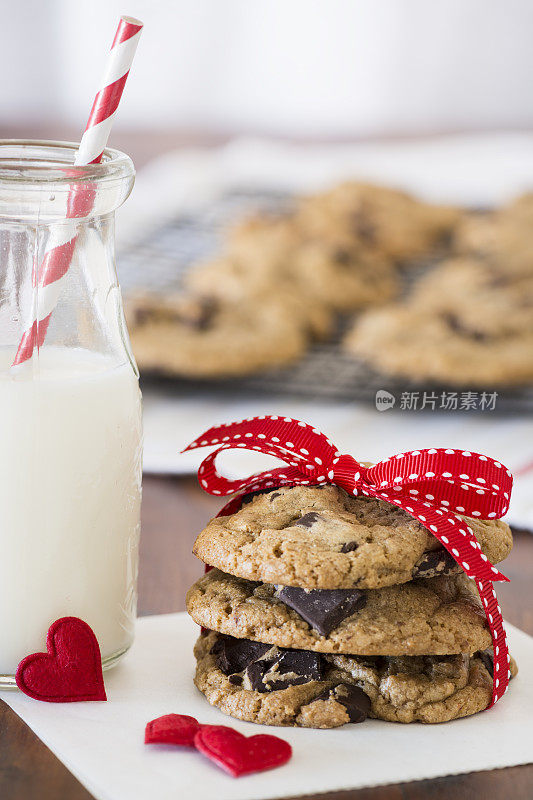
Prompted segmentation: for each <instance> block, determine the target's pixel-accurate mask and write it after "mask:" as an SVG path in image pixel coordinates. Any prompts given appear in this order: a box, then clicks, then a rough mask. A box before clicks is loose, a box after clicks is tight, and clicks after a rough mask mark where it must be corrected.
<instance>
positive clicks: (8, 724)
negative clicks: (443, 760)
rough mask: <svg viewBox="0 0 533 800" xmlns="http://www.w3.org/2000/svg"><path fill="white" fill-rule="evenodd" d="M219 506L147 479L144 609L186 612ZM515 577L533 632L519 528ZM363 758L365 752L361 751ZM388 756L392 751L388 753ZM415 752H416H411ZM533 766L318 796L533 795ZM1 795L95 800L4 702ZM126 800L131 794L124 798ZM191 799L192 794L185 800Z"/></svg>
mask: <svg viewBox="0 0 533 800" xmlns="http://www.w3.org/2000/svg"><path fill="white" fill-rule="evenodd" d="M218 508H220V500H217V499H215V498H212V497H209V496H208V495H206V494H204V493H203V492H201V491H200V489H199V488H198V486H197V484H196V481H195V479H193V478H181V479H178V478H153V477H146V478H145V479H144V501H143V532H142V539H141V568H140V573H139V613H140V614H142V615H145V614H160V613H165V612H169V611H181V610H183V608H184V607H185V603H184V600H185V591H186V589H187V587H188V586H189V585H190V584H191V583H193V581H194V580H195V579H196V578H197V577H198V575H199V574H200V573H201V572H202V567H201V565H200V563H199V562H198V561H197V560H196V559H195V558H194V556H193V555H192V553H191V547H192V543H193V541H194V538H195V536H196V534H197V532H198V531H199V530H200V528H202V527H203V526H204V525H205V523H206V522H207V520H208V519H209V518H210V517H211V516H213V515H214V514H215V513H216V511H217V510H218ZM504 572H505V574H506V575H507V576H508V577H510V578H511V583H509V584H505V585H502V584H500V587H499V595H500V598H501V603H502V607H503V609H504V613H505V615H506V617H507V619H508V620H509V621H510V622H512V623H514V624H515V625H517V626H519V627H520V628H522V629H523V630H526V631H528V633H531V634H533V604H532V602H531V601H532V596H533V589H532V584H531V575H533V536H532V535H530V534H527V533H522V534H518V535H517V536H516V538H515V546H514V549H513V552H512V554H511V556H510V557H509V558H508V559H507V561H506V562H505V568H504ZM360 756H361V757H364V753H363V754H360ZM383 757H384V758H386V757H387V754H386V753H384V754H383ZM414 757H416V754H415V753H413V758H414ZM532 797H533V765H531V766H529V765H528V766H524V767H510V768H507V769H501V770H494V771H490V772H477V773H471V774H468V775H458V776H450V777H447V778H438V779H436V780H429V781H417V782H416V783H406V784H397V785H395V786H380V787H376V788H374V789H363V790H359V791H348V792H335V793H333V794H331V793H330V794H327V795H320V796H317V795H315V796H314V797H313V800H326V798H327V800H453V798H461V800H482V798H483V799H484V798H490V800H510V798H512V800H531V798H532ZM0 798H1V800H34V799H36V798H38V800H90V798H91V795H90V794H89V793H88V792H87V791H86V790H85V789H84V788H83V787H82V786H81V785H80V784H79V783H78V781H77V780H76V779H75V778H74V777H73V776H72V775H71V774H70V773H69V772H68V770H67V769H66V768H65V767H64V766H63V764H61V762H59V761H58V760H57V759H56V758H55V756H54V755H52V753H51V752H50V751H49V750H48V749H47V748H46V747H45V745H44V744H43V743H42V742H41V741H39V739H38V738H37V737H36V736H35V734H34V733H32V731H31V730H30V729H29V728H28V727H27V726H26V725H25V724H24V723H23V722H22V721H21V720H20V719H19V718H18V717H17V716H16V715H15V714H14V713H13V712H12V711H11V710H10V709H9V708H8V707H7V706H5V705H4V704H1V703H0ZM124 800H126V798H125V799H124ZM187 800H188V798H187Z"/></svg>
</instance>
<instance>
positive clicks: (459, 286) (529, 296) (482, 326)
mask: <svg viewBox="0 0 533 800" xmlns="http://www.w3.org/2000/svg"><path fill="white" fill-rule="evenodd" d="M410 302H411V303H412V304H413V305H415V306H417V307H419V308H424V309H425V310H427V311H431V312H433V313H435V314H438V315H448V317H449V319H450V320H452V319H453V320H454V321H455V327H456V329H457V330H461V329H463V330H464V331H465V333H466V332H467V331H468V332H469V333H470V335H471V336H477V340H478V341H480V342H481V341H483V340H486V341H488V340H490V339H491V338H504V337H506V336H513V335H516V334H520V335H527V333H528V332H532V331H533V274H529V275H527V274H520V273H513V272H511V271H509V270H507V271H500V270H498V269H496V268H495V267H494V266H493V265H492V264H490V263H487V262H483V261H480V260H479V259H474V258H465V257H463V258H454V259H450V260H447V261H444V262H442V263H441V264H439V265H438V266H437V267H436V268H435V269H433V270H432V271H431V272H429V273H428V274H427V275H425V276H423V277H422V278H420V280H419V281H418V282H417V284H416V286H415V288H414V290H413V292H412V294H411V296H410Z"/></svg>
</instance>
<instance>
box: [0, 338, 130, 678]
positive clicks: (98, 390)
mask: <svg viewBox="0 0 533 800" xmlns="http://www.w3.org/2000/svg"><path fill="white" fill-rule="evenodd" d="M11 357H12V353H11V354H10V356H8V354H7V353H5V352H0V675H2V674H4V675H9V674H13V673H14V672H15V671H16V668H17V664H18V663H19V661H20V660H21V659H22V658H23V657H24V656H26V655H28V654H29V653H33V652H36V651H42V650H45V649H46V648H45V641H46V631H47V630H48V627H49V625H50V623H51V622H53V621H54V620H55V619H57V618H58V617H64V616H76V617H81V618H82V619H83V620H85V621H86V622H88V623H89V625H90V626H91V627H92V629H93V630H94V632H95V633H96V636H97V638H98V641H99V643H100V648H101V651H102V657H103V658H104V659H105V658H109V657H110V656H112V655H113V654H115V653H117V652H118V651H121V650H124V649H125V648H127V647H128V646H129V645H130V644H131V641H132V638H133V625H134V618H135V606H136V580H137V553H138V540H139V528H140V522H139V513H140V496H141V449H142V448H141V440H142V432H141V430H142V429H141V396H140V391H139V387H138V381H137V379H136V376H135V374H134V372H133V369H132V367H131V365H130V364H124V365H122V366H119V367H112V366H111V363H110V362H109V361H108V360H107V359H106V358H105V357H104V356H101V355H98V354H95V353H91V352H89V351H87V350H81V349H74V348H71V349H67V348H59V347H44V348H42V349H41V351H40V353H39V356H38V357H36V356H34V358H33V359H32V362H31V365H30V366H28V368H26V366H27V365H23V366H22V367H21V368H17V369H16V370H15V371H10V370H9V363H10V358H11Z"/></svg>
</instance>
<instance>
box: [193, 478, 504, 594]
mask: <svg viewBox="0 0 533 800" xmlns="http://www.w3.org/2000/svg"><path fill="white" fill-rule="evenodd" d="M468 524H469V526H470V527H471V528H472V530H473V532H474V534H475V535H476V537H477V538H478V540H479V543H480V545H481V548H482V549H483V551H484V553H485V554H486V555H487V557H488V558H489V560H490V561H491V562H493V563H494V562H498V561H501V560H502V559H504V558H505V557H506V556H507V555H508V554H509V552H510V550H511V547H512V535H511V531H510V528H509V526H508V525H506V523H505V522H502V521H501V520H493V521H492V520H491V521H488V520H474V519H469V520H468ZM194 553H195V554H196V555H197V556H198V557H199V558H201V559H202V561H205V563H207V564H210V565H212V566H215V567H218V568H219V569H221V570H223V571H224V572H229V573H230V574H232V575H236V576H238V577H241V578H247V579H249V580H254V581H264V582H266V583H272V584H282V585H284V586H301V587H303V588H305V589H351V588H355V587H356V588H379V587H383V586H391V585H393V584H399V583H405V582H406V581H410V580H411V579H412V578H416V577H431V576H434V575H443V574H447V575H449V574H452V573H457V572H459V571H460V568H459V567H457V565H456V564H455V562H454V561H453V560H452V559H451V558H450V557H449V556H448V554H447V552H446V551H445V550H444V549H443V548H442V546H441V545H440V544H439V542H438V540H437V539H436V538H435V537H434V536H433V535H432V534H431V533H430V532H429V531H428V530H427V529H426V528H424V527H423V526H422V525H421V524H420V523H419V522H418V521H416V520H414V519H413V518H412V517H411V516H410V515H409V514H407V513H406V512H405V511H403V510H402V509H400V508H398V507H397V506H394V505H392V504H390V503H385V502H384V501H382V500H375V499H373V498H366V497H361V496H358V497H354V496H352V495H349V494H348V493H347V492H345V491H344V489H341V488H339V487H337V486H330V485H326V486H321V487H318V486H314V487H313V486H311V487H308V486H291V487H283V488H278V489H273V490H272V491H270V492H266V493H262V494H258V495H256V496H254V497H252V498H251V499H250V500H249V502H247V503H245V504H244V505H243V506H242V508H241V509H240V510H239V511H237V512H236V513H235V514H231V515H229V516H225V517H215V519H212V520H211V522H210V523H209V524H208V526H207V527H206V528H205V529H204V530H203V531H202V532H201V533H200V535H199V536H198V538H197V540H196V543H195V545H194Z"/></svg>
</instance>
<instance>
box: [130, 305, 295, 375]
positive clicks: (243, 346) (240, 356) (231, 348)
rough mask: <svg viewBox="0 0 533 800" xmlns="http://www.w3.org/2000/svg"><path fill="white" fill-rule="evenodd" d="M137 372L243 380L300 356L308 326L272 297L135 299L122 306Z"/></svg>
mask: <svg viewBox="0 0 533 800" xmlns="http://www.w3.org/2000/svg"><path fill="white" fill-rule="evenodd" d="M126 315H127V319H128V328H129V332H130V338H131V344H132V348H133V352H134V355H135V358H136V359H137V362H138V364H139V367H140V369H141V371H147V372H157V373H162V374H166V375H173V376H186V377H199V378H207V377H223V376H231V375H245V374H247V373H251V372H255V371H256V370H259V369H263V368H267V367H271V366H275V365H279V364H288V363H290V362H292V361H294V360H297V359H299V358H300V357H301V356H302V355H303V354H304V353H305V351H306V349H307V346H308V342H309V335H310V326H309V324H308V323H307V322H306V321H304V320H302V318H301V317H300V316H299V315H298V314H295V313H290V306H289V308H287V305H286V304H285V303H284V302H283V299H278V298H266V297H264V298H261V301H260V302H259V301H256V302H254V300H253V298H251V299H250V301H249V302H248V303H228V302H222V301H220V300H219V299H217V298H213V297H199V296H192V295H174V296H166V297H163V296H161V295H139V296H137V297H134V298H130V300H129V301H127V303H126Z"/></svg>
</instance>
